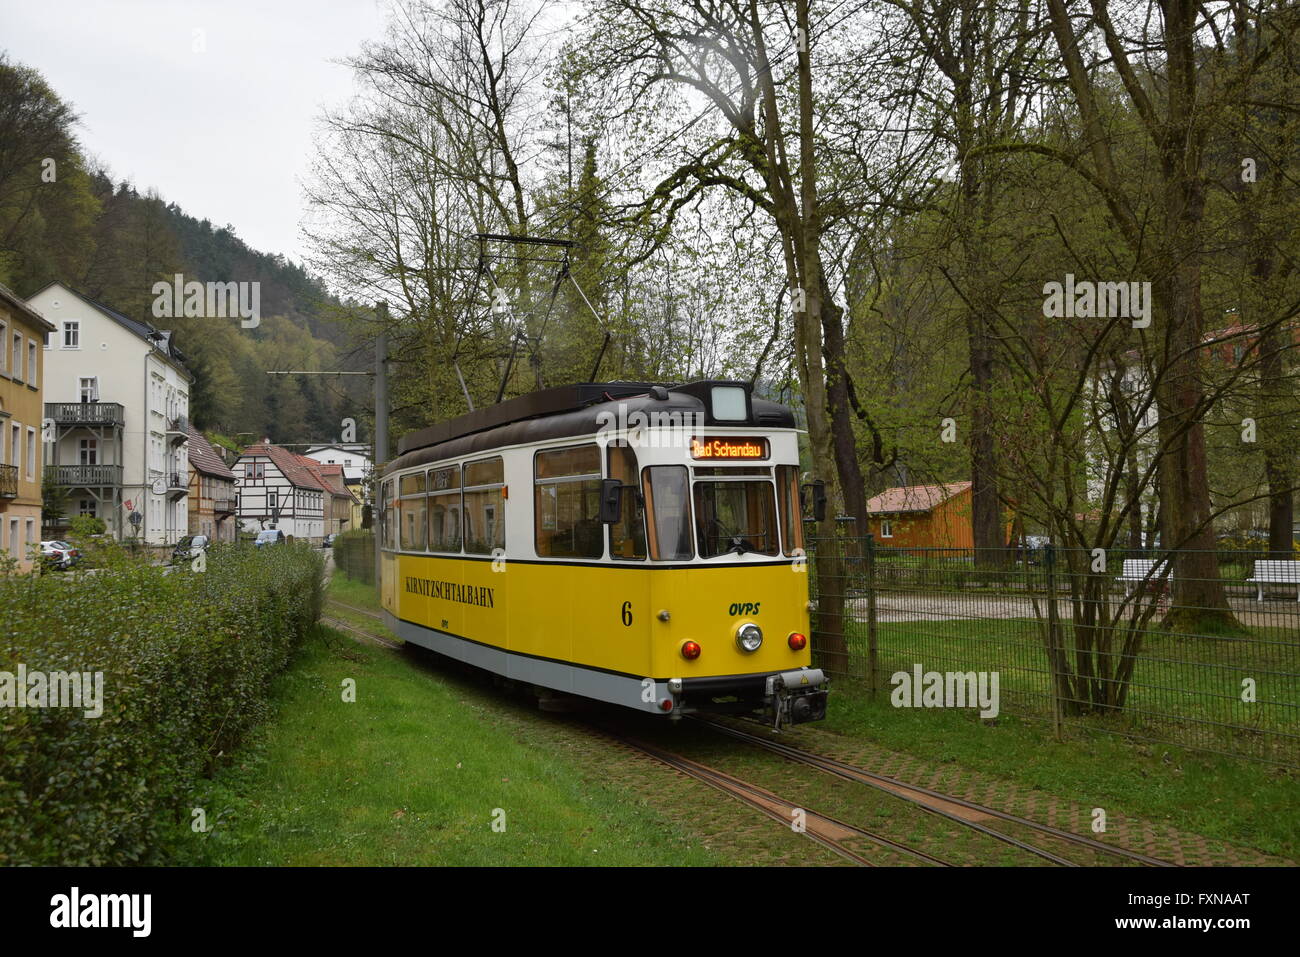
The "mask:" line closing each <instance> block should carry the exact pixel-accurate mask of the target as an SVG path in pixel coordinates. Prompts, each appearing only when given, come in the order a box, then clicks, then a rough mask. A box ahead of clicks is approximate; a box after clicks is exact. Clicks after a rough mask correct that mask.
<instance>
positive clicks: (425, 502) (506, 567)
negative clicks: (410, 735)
mask: <svg viewBox="0 0 1300 957" xmlns="http://www.w3.org/2000/svg"><path fill="white" fill-rule="evenodd" d="M798 434H799V433H798V429H797V428H796V425H795V420H794V415H793V413H792V412H791V411H790V410H789V409H788V408H786V407H784V406H781V405H777V404H775V403H772V402H768V401H766V400H763V399H760V398H757V397H755V396H753V395H752V392H751V389H750V387H749V384H748V383H744V382H726V381H711V382H695V383H689V384H686V385H680V386H662V385H653V384H646V383H626V382H615V383H595V384H584V385H575V386H564V387H559V388H554V389H547V390H543V391H540V392H536V393H533V394H531V395H527V396H522V397H520V398H517V399H512V400H510V401H507V402H503V403H500V404H498V405H495V406H492V407H490V408H486V409H482V410H479V411H476V412H471V413H469V414H468V415H464V416H461V417H459V418H457V419H453V420H451V421H448V422H444V423H440V424H439V425H435V426H432V427H430V428H427V429H423V430H420V431H417V432H413V433H411V434H409V435H407V436H406V437H405V438H404V439H402V441H401V442H400V443H399V445H398V457H397V458H396V459H395V460H393V461H392V462H391V463H390V464H389V465H388V466H387V467H386V468H385V469H384V470H383V474H382V479H381V482H380V487H379V519H380V520H379V535H380V547H381V550H382V555H381V559H380V561H381V566H382V602H383V607H384V615H385V620H386V622H387V624H388V626H389V627H390V628H391V629H392V630H393V631H394V632H396V633H397V634H399V635H400V636H401V637H402V638H403V639H404V640H406V641H408V642H411V643H413V644H416V645H420V646H422V647H425V648H429V649H431V650H433V651H436V652H439V653H441V654H444V655H448V656H450V657H452V658H457V659H460V660H462V661H465V662H468V663H469V664H472V665H475V666H478V667H480V668H483V669H486V670H488V671H491V672H495V673H497V674H500V675H503V676H505V677H507V678H510V679H513V680H515V681H519V682H524V683H528V684H532V685H534V686H537V687H538V688H541V689H551V690H553V691H557V692H562V693H566V694H571V695H577V696H582V697H587V698H594V699H597V700H600V701H606V702H612V703H616V704H620V705H625V706H627V707H629V708H635V709H638V710H642V711H650V712H654V713H656V714H661V715H669V716H678V715H681V714H689V713H691V712H715V713H717V712H728V713H742V714H753V715H764V716H765V717H766V718H767V719H769V720H771V721H773V722H774V723H775V724H776V725H777V726H780V725H781V724H785V723H798V722H801V721H810V720H816V719H819V718H822V717H825V714H826V697H827V682H826V679H825V677H824V675H823V674H822V672H821V671H820V670H819V669H814V668H812V667H810V662H811V657H810V648H809V642H808V638H807V635H808V631H809V611H810V606H809V597H808V576H807V574H806V566H805V558H804V549H803V527H802V518H801V511H802V509H801V494H800V493H801V487H800V485H799V452H798ZM814 491H816V492H819V489H817V490H814ZM817 507H818V508H819V509H820V508H824V501H822V500H819V501H818V502H817Z"/></svg>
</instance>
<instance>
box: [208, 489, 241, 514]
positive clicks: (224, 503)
mask: <svg viewBox="0 0 1300 957" xmlns="http://www.w3.org/2000/svg"><path fill="white" fill-rule="evenodd" d="M237 509H238V500H237V499H236V498H235V493H234V492H229V493H223V492H218V493H217V494H216V495H214V496H212V510H213V511H214V512H216V513H217V514H218V515H234V514H235V512H236V510H237Z"/></svg>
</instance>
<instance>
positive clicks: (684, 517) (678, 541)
mask: <svg viewBox="0 0 1300 957" xmlns="http://www.w3.org/2000/svg"><path fill="white" fill-rule="evenodd" d="M644 476H645V478H644V482H643V486H642V487H643V489H644V491H645V503H646V512H647V513H648V514H649V516H650V522H649V531H650V557H651V558H653V559H654V560H655V561H682V560H684V559H689V558H690V557H691V503H690V493H689V492H688V491H687V488H688V479H687V476H686V466H684V465H655V466H651V467H650V468H648V469H646V470H645V472H644Z"/></svg>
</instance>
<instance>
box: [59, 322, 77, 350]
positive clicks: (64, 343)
mask: <svg viewBox="0 0 1300 957" xmlns="http://www.w3.org/2000/svg"><path fill="white" fill-rule="evenodd" d="M60 332H61V333H62V335H61V336H60V338H59V344H60V348H62V349H80V348H81V320H80V319H64V320H63V326H62V328H61V330H60ZM69 332H71V333H72V338H73V339H75V340H76V341H75V342H73V343H71V344H69V343H68V338H69V336H68V333H69Z"/></svg>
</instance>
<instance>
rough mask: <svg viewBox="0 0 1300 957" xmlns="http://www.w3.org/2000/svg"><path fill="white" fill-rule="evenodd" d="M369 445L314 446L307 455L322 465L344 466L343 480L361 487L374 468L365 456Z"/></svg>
mask: <svg viewBox="0 0 1300 957" xmlns="http://www.w3.org/2000/svg"><path fill="white" fill-rule="evenodd" d="M369 448H370V446H368V445H313V446H312V447H311V448H309V449H308V450H307V454H308V455H310V456H311V457H312V458H314V459H315V460H316V461H317V462H320V463H321V464H322V465H341V466H343V479H344V481H345V482H346V483H347V484H348V485H360V484H361V483H362V482H364V481H365V480H366V479H367V478H369V477H370V472H371V470H372V469H373V468H374V465H373V463H371V461H370V459H369V458H368V457H367V456H365V455H363V454H362V452H363V451H368V450H369Z"/></svg>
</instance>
